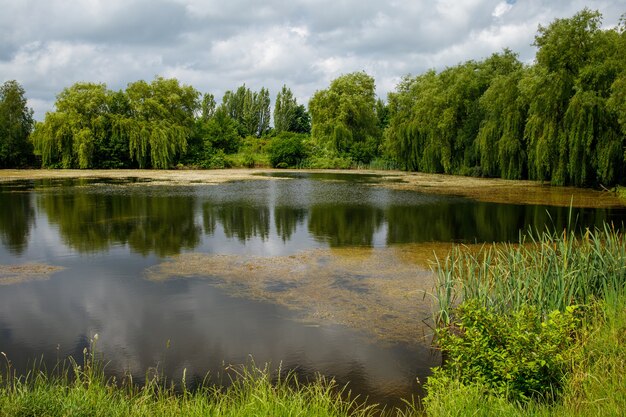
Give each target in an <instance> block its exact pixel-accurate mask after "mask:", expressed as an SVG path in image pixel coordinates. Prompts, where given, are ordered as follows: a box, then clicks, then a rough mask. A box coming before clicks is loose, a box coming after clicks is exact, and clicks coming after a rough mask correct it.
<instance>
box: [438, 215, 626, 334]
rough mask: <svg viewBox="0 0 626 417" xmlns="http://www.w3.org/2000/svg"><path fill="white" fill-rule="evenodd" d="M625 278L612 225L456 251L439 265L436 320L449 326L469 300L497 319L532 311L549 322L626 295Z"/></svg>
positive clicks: (625, 263)
mask: <svg viewBox="0 0 626 417" xmlns="http://www.w3.org/2000/svg"><path fill="white" fill-rule="evenodd" d="M625 276H626V242H625V240H624V236H623V235H622V233H621V232H619V231H617V230H615V229H614V228H613V227H611V226H609V225H605V226H604V228H603V229H602V230H595V231H593V232H592V231H587V232H586V233H585V234H584V235H583V236H582V237H577V236H576V234H575V233H574V232H572V231H570V232H567V231H566V232H563V233H551V232H542V233H531V234H530V235H529V236H528V237H525V238H521V239H520V242H519V243H518V244H494V245H486V246H483V248H482V249H481V250H479V251H478V253H472V252H470V251H468V250H465V249H464V248H463V247H455V248H454V249H453V250H452V252H451V253H450V255H449V256H448V257H447V258H446V259H445V260H443V261H438V265H437V281H436V289H435V291H436V293H435V296H436V302H437V307H436V308H437V311H436V317H435V319H436V322H437V323H438V324H439V325H441V326H445V325H447V324H448V323H449V322H450V317H451V312H452V310H453V309H454V307H455V306H456V305H458V303H459V302H461V301H462V300H470V299H473V300H477V301H478V302H479V303H480V304H481V305H482V306H484V307H486V308H488V309H490V310H492V311H494V312H496V313H504V312H511V311H517V310H519V309H520V308H521V307H522V306H524V305H527V306H533V307H534V308H536V309H538V311H539V312H540V313H541V314H542V315H543V316H544V317H545V316H546V315H547V314H548V313H550V312H551V311H554V310H559V311H565V309H566V308H567V307H568V306H571V305H575V304H578V305H581V304H588V303H589V302H590V301H591V300H593V299H604V298H606V297H613V296H615V294H621V293H623V292H624V289H625V283H626V280H625V279H624V277H625Z"/></svg>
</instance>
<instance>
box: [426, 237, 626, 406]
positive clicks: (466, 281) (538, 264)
mask: <svg viewBox="0 0 626 417" xmlns="http://www.w3.org/2000/svg"><path fill="white" fill-rule="evenodd" d="M436 296H437V308H438V309H437V311H436V316H435V319H436V321H437V326H438V328H437V331H436V334H437V337H438V339H437V342H438V344H439V347H440V348H441V350H442V353H443V356H444V358H445V360H444V363H443V365H442V366H441V367H440V368H436V369H435V370H434V372H433V375H432V376H431V377H430V378H429V379H428V382H427V384H426V390H427V393H428V394H427V396H426V398H425V399H424V404H425V407H426V410H427V412H428V415H429V416H455V415H459V416H460V415H484V416H491V415H504V416H506V415H511V416H513V415H516V416H517V415H537V416H565V415H577V416H582V415H598V416H603V415H619V411H618V410H620V409H621V410H623V409H624V407H623V406H624V403H625V402H626V400H624V393H625V392H624V391H625V389H624V376H623V375H624V368H625V366H624V363H625V361H626V355H625V353H626V350H625V349H624V346H623V345H624V342H625V341H626V339H625V338H624V335H626V327H625V325H624V324H625V318H626V310H625V309H624V307H623V306H624V302H625V301H626V243H625V241H624V238H623V236H622V234H621V232H619V231H618V230H616V229H614V228H613V227H610V226H608V225H605V226H604V228H603V229H601V230H597V229H596V230H594V231H587V232H586V233H585V234H584V235H582V236H577V235H576V234H575V233H573V232H571V231H565V232H563V233H550V232H543V233H532V234H530V235H529V236H528V237H526V238H520V241H519V243H517V244H498V245H497V244H494V245H490V246H487V245H486V246H484V247H483V248H482V249H480V250H479V251H478V252H471V251H469V250H468V249H467V248H455V249H454V250H453V251H452V252H451V253H450V255H449V256H448V257H447V258H446V259H445V260H444V261H442V262H439V263H438V271H437V289H436ZM598 363H601V364H603V365H602V369H600V368H599V367H598V366H597V364H598ZM581 398H582V399H583V400H582V401H581ZM600 404H605V405H606V407H605V406H604V405H602V406H601V405H600ZM581 410H583V411H581Z"/></svg>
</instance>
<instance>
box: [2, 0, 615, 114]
mask: <svg viewBox="0 0 626 417" xmlns="http://www.w3.org/2000/svg"><path fill="white" fill-rule="evenodd" d="M585 5H589V7H590V8H593V9H599V10H600V11H601V12H602V13H603V14H604V23H605V25H607V26H612V25H615V24H616V23H617V21H618V19H619V16H620V15H621V14H622V13H624V12H625V11H626V0H619V1H608V0H606V1H605V0H596V1H592V0H573V1H565V0H557V1H547V0H525V1H513V0H473V1H471V2H463V1H456V0H436V1H411V0H391V1H358V0H294V1H291V2H283V1H280V0H267V1H265V2H252V1H249V0H231V1H229V2H221V1H217V0H154V1H150V0H106V1H105V0H92V1H89V2H87V1H83V2H81V1H74V2H67V1H62V0H49V1H47V2H39V1H34V0H23V1H19V2H17V1H12V0H0V10H2V11H3V13H2V14H1V15H0V28H1V29H0V30H1V31H2V32H1V36H0V81H4V80H7V79H17V80H18V81H19V82H21V83H22V84H23V85H24V88H25V89H26V91H27V94H28V97H29V98H30V99H31V100H32V103H33V105H35V104H36V107H37V108H36V117H37V118H41V117H42V116H43V111H45V110H49V108H47V109H46V103H52V102H54V97H55V95H56V94H57V93H58V92H60V91H61V90H62V89H63V88H64V87H67V86H69V85H71V84H72V83H74V82H77V81H100V82H106V83H107V85H108V86H109V87H110V88H115V89H117V88H124V87H125V85H126V84H127V83H129V82H132V81H135V80H137V79H152V78H153V77H154V76H155V75H165V76H176V77H178V78H179V79H180V80H181V81H182V82H184V83H188V84H191V85H194V86H195V87H196V88H198V89H200V90H202V91H211V92H213V93H214V94H216V95H219V94H222V93H223V92H224V91H225V90H228V89H232V88H236V87H237V86H238V85H241V84H242V83H244V82H245V83H246V84H247V85H249V86H251V87H253V88H260V86H266V87H269V88H270V89H271V94H272V96H274V95H275V93H276V91H277V90H278V89H279V88H280V86H282V84H287V85H289V86H290V87H291V88H292V89H293V90H294V91H295V92H297V95H298V98H299V99H300V100H301V101H302V100H306V99H307V98H308V97H310V96H311V95H312V94H313V92H314V91H315V90H318V89H322V88H325V87H326V86H327V85H328V82H329V81H330V80H331V79H332V78H334V77H336V76H338V75H340V74H342V73H347V72H350V71H355V70H362V69H364V70H366V71H368V72H370V74H371V75H373V76H374V77H375V78H376V81H377V85H378V87H379V88H378V93H379V95H380V96H383V97H384V96H386V94H387V92H388V91H389V90H390V89H392V88H393V85H394V84H395V83H396V82H397V80H398V79H399V78H400V77H401V76H403V75H405V74H407V73H412V74H419V73H421V72H423V71H425V70H427V69H429V68H436V69H442V68H444V67H446V66H449V65H454V64H457V63H459V62H462V61H464V60H467V59H481V58H483V57H485V56H488V55H490V54H492V53H494V52H498V51H501V50H502V49H503V48H504V47H510V48H511V49H513V50H514V51H516V52H519V54H520V57H521V59H523V60H525V61H530V60H531V59H532V58H533V56H534V47H533V46H532V42H533V38H534V35H535V33H536V29H537V25H538V24H544V25H545V24H549V23H550V22H551V21H552V20H553V19H555V18H557V17H569V16H571V15H573V14H574V13H575V12H577V11H579V10H581V9H582V8H583V7H585Z"/></svg>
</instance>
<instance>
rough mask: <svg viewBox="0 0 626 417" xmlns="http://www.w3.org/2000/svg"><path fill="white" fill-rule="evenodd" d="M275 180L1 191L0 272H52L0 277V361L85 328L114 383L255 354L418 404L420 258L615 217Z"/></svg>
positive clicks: (424, 350)
mask: <svg viewBox="0 0 626 417" xmlns="http://www.w3.org/2000/svg"><path fill="white" fill-rule="evenodd" d="M283 177H284V176H279V177H277V178H273V179H269V180H268V179H266V180H258V181H242V182H232V183H225V184H219V185H201V184H196V185H187V186H184V185H175V186H174V185H172V186H168V185H154V184H151V183H150V182H149V181H145V180H141V181H139V180H136V179H132V178H129V179H125V180H104V179H98V180H93V179H91V180H89V179H79V180H68V179H65V180H37V181H19V182H11V183H3V184H0V265H22V266H23V265H30V264H39V265H48V266H54V267H59V268H60V269H59V270H58V271H52V272H51V273H50V274H49V275H41V274H40V275H31V276H29V275H28V274H25V275H24V276H23V279H22V280H20V279H16V278H15V277H13V278H12V279H10V280H8V279H7V280H5V281H3V280H2V276H1V275H0V284H10V285H0V351H3V352H6V354H7V355H8V356H9V358H11V360H12V361H13V363H14V364H15V366H16V367H17V368H18V369H27V365H28V363H29V361H32V360H33V359H34V358H39V357H41V355H43V357H44V360H45V361H47V362H48V363H50V364H53V363H54V362H55V361H56V360H57V358H63V357H65V356H67V355H70V354H71V355H75V356H76V357H81V356H82V351H83V349H84V347H85V346H86V345H87V344H88V342H89V339H90V338H91V337H92V336H93V335H94V334H95V333H98V334H99V345H98V349H99V350H100V351H101V352H102V353H103V354H104V357H105V358H106V359H107V360H108V361H110V364H109V366H108V367H107V369H108V371H109V372H111V373H114V374H122V373H124V372H131V373H133V374H134V375H135V377H136V378H141V377H142V376H143V375H145V371H146V370H147V369H148V368H149V367H154V366H157V365H158V367H159V369H160V370H162V371H163V373H164V374H165V375H167V376H168V377H173V378H180V376H181V375H182V373H183V370H184V369H186V370H187V375H196V376H198V377H202V376H204V375H205V373H207V372H210V373H211V374H213V375H217V374H219V373H220V372H222V371H223V369H224V367H225V365H227V364H240V363H245V362H247V361H249V360H250V358H253V359H254V360H255V361H256V362H257V363H265V362H271V363H272V364H274V365H275V366H278V365H279V364H281V363H282V368H283V369H294V370H297V371H298V372H299V373H300V374H302V375H313V374H314V373H317V372H320V373H322V374H324V375H327V376H333V377H335V378H337V380H338V381H339V383H341V384H343V383H347V382H349V383H350V387H351V388H352V389H353V391H355V392H357V393H361V394H363V395H367V396H369V397H370V398H371V399H372V400H373V401H380V402H385V403H395V402H397V400H398V398H400V397H410V396H411V395H412V394H416V395H419V394H420V387H419V385H418V384H417V383H416V377H419V378H420V380H422V381H423V380H424V379H425V377H426V376H427V375H428V369H429V368H430V367H431V366H433V365H434V364H436V363H437V361H438V358H437V355H436V354H434V353H433V352H432V351H431V350H430V349H429V346H428V334H427V333H428V327H427V326H425V325H423V320H426V319H427V317H428V311H429V306H428V298H426V299H424V297H423V294H418V293H417V292H414V293H413V292H411V287H412V286H413V285H414V286H415V288H416V289H419V290H420V291H426V290H427V289H428V285H429V279H430V278H429V275H428V269H427V267H425V265H424V264H423V263H421V262H417V261H416V260H415V259H417V258H419V255H420V253H418V252H419V251H422V252H424V251H430V253H432V247H433V245H435V246H436V245H440V244H446V243H450V242H458V243H468V244H471V243H482V242H502V241H515V240H517V238H518V236H519V234H520V231H522V232H523V231H526V230H528V229H529V228H538V229H544V228H546V227H548V228H563V227H564V226H565V225H567V224H568V222H569V223H572V219H575V220H576V224H577V225H578V227H583V228H584V227H594V226H601V225H602V224H603V222H615V223H618V224H621V222H622V220H623V219H624V218H625V217H626V213H625V212H624V210H623V209H577V208H573V209H572V210H571V211H570V210H569V209H568V208H559V207H549V206H539V205H535V206H533V205H512V204H493V203H483V202H476V201H472V200H469V199H466V198H460V197H454V196H442V195H428V194H420V193H416V192H411V191H394V190H390V189H386V188H384V187H380V186H373V184H378V185H380V184H379V183H380V178H378V177H375V176H358V175H357V176H350V175H340V174H313V175H311V174H308V175H305V174H298V175H292V176H291V178H283ZM359 259H362V262H361V261H359ZM176 262H180V263H179V264H178V265H179V267H178V268H176V267H175V266H176V265H177V264H176ZM193 262H195V263H193ZM351 262H352V264H351ZM355 262H357V263H361V264H362V265H361V266H362V267H361V268H359V267H357V266H354V265H355V264H354V263H355ZM368 262H369V263H368ZM172 265H174V268H172ZM313 265H314V266H315V267H314V268H313V267H312V266H313ZM351 265H352V266H351ZM168 268H169V269H168ZM394 268H397V269H394ZM155 271H157V272H159V274H160V275H158V278H155V277H154V275H153V273H154V272H155ZM168 271H169V272H168ZM413 271H414V275H415V281H414V282H413V281H412V279H413V275H412V274H413ZM395 272H398V273H397V274H396V275H394V273H395ZM0 273H1V270H0ZM272 274H273V275H276V276H275V278H274V277H273V276H272ZM403 286H405V287H406V291H405V290H404V288H405V287H403ZM394 288H395V292H394ZM398 289H402V291H400V292H402V294H404V296H405V298H404V299H403V300H404V301H403V302H401V301H398V302H397V303H395V302H394V298H393V297H400V296H398V295H397V292H398ZM418 295H419V296H418ZM409 296H410V297H414V298H406V297H409ZM315 297H318V298H317V299H316V298H315ZM398 300H400V299H399V298H398ZM413 305H414V309H415V310H414V311H413V310H412V308H413V307H412V306H413ZM405 318H406V319H405ZM411 320H413V321H414V323H413V322H412V321H411ZM368 323H369V325H368ZM399 323H402V324H407V323H408V324H409V325H406V326H399ZM420 323H422V324H420ZM368 326H369V328H368ZM413 335H414V336H413Z"/></svg>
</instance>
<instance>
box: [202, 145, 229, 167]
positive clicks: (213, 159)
mask: <svg viewBox="0 0 626 417" xmlns="http://www.w3.org/2000/svg"><path fill="white" fill-rule="evenodd" d="M201 166H202V168H207V169H208V168H211V169H222V168H230V167H231V164H230V161H229V160H228V158H227V157H226V154H225V153H224V151H223V150H222V149H217V150H215V149H212V148H210V149H208V150H207V151H206V152H205V156H204V160H203V161H202V165H201Z"/></svg>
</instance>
